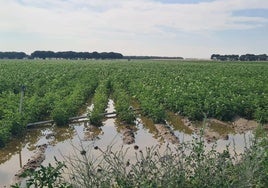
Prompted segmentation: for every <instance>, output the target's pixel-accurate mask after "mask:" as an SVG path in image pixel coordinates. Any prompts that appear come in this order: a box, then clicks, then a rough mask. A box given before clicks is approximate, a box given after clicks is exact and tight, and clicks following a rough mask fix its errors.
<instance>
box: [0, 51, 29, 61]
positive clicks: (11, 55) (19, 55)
mask: <svg viewBox="0 0 268 188" xmlns="http://www.w3.org/2000/svg"><path fill="white" fill-rule="evenodd" d="M27 57H28V55H27V54H26V53H24V52H0V59H23V58H27Z"/></svg>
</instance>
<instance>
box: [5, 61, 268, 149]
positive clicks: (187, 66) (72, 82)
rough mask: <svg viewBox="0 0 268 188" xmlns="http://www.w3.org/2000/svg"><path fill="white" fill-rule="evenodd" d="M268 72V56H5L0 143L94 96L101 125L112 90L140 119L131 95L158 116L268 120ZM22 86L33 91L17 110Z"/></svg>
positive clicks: (60, 120) (127, 115)
mask: <svg viewBox="0 0 268 188" xmlns="http://www.w3.org/2000/svg"><path fill="white" fill-rule="evenodd" d="M18 70H19V71H18ZM267 72H268V64H267V62H225V63H220V62H181V61H180V62H176V61H164V60H163V61H149V60H148V61H142V60H140V61H131V62H128V61H118V62H111V61H66V60H64V61H60V60H57V61H55V60H45V61H42V60H40V61H37V60H32V61H31V60H2V61H1V62H0V104H1V106H0V125H1V127H0V143H2V144H0V145H4V143H6V141H7V140H8V137H9V136H10V135H12V134H17V133H16V130H23V129H25V126H26V124H27V123H30V122H36V121H41V120H46V119H51V118H52V119H54V120H55V121H56V123H57V124H59V125H63V124H66V123H68V118H69V117H71V116H75V115H76V114H77V112H78V111H79V109H80V108H81V106H83V105H84V104H85V102H86V101H87V100H88V98H90V97H91V96H93V95H94V99H93V103H94V110H93V112H92V113H91V115H90V118H91V122H92V123H93V124H99V125H101V119H102V118H103V116H99V114H100V113H103V112H104V110H105V107H106V105H107V98H108V97H109V95H110V92H111V91H112V90H113V92H114V99H115V101H116V104H115V106H116V108H117V109H116V110H117V113H118V117H119V118H120V119H121V120H122V121H126V122H131V121H132V120H133V114H132V111H130V110H128V108H129V106H130V101H131V100H132V99H134V100H136V101H138V102H139V104H140V107H141V108H142V113H143V115H145V116H148V117H150V118H151V119H153V120H154V122H155V123H158V122H164V121H165V119H166V113H165V112H166V110H169V111H172V112H176V113H177V112H178V113H180V114H181V115H183V116H187V117H189V119H192V120H202V119H203V118H204V116H206V117H208V118H209V117H214V118H218V119H221V120H228V121H229V120H232V119H233V118H234V117H235V116H241V117H245V118H248V119H256V120H258V121H260V122H261V123H264V122H268V108H267V107H268V94H267V93H268V85H267V82H268V74H267ZM21 85H25V86H26V93H25V96H24V102H23V113H22V114H21V115H17V112H18V107H19V101H20V86H21ZM97 87H98V88H99V89H96V88H97ZM17 132H21V131H17Z"/></svg>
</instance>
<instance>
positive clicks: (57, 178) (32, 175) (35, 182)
mask: <svg viewBox="0 0 268 188" xmlns="http://www.w3.org/2000/svg"><path fill="white" fill-rule="evenodd" d="M55 160H56V166H55V167H54V166H52V165H51V164H50V163H49V164H48V166H46V167H45V166H42V165H41V167H40V169H38V170H36V171H31V170H27V171H25V173H24V174H23V177H24V178H28V179H27V180H26V187H32V186H34V187H48V188H54V187H57V188H71V187H72V186H71V184H69V183H66V182H65V181H64V178H63V177H62V173H63V170H64V168H66V165H65V164H64V163H63V162H60V161H58V160H57V159H56V158H55ZM12 187H13V188H16V187H19V185H13V186H12Z"/></svg>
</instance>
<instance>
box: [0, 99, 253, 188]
mask: <svg viewBox="0 0 268 188" xmlns="http://www.w3.org/2000/svg"><path fill="white" fill-rule="evenodd" d="M106 111H107V112H108V113H109V112H113V111H115V109H114V105H113V101H112V100H109V103H108V108H107V110H106ZM211 122H213V123H210V124H207V128H205V130H204V136H205V139H206V140H207V142H206V143H207V146H208V147H211V146H212V144H213V143H215V142H216V143H217V150H219V151H221V150H223V149H225V147H226V145H230V147H233V144H234V143H235V148H236V151H237V152H243V150H244V147H245V146H246V145H245V144H246V143H247V142H248V141H249V139H250V138H251V137H252V132H251V131H245V132H244V133H240V134H239V133H237V131H235V129H234V128H232V127H231V126H230V127H223V125H221V124H219V123H217V122H215V121H211ZM167 126H168V127H169V130H170V132H171V133H173V135H174V136H175V137H177V139H178V142H179V143H182V142H188V141H191V140H192V139H193V137H196V136H197V135H198V131H200V127H202V123H199V124H198V123H196V124H195V123H192V124H189V125H185V123H183V119H182V117H179V116H178V115H175V114H172V113H170V114H169V120H168V121H167ZM126 127H129V126H127V125H121V124H120V123H118V122H117V120H116V117H114V115H111V116H110V117H107V118H106V119H105V120H104V122H103V126H102V127H99V128H97V127H92V126H91V125H89V124H88V122H86V121H84V122H78V123H73V124H70V125H69V126H64V127H58V126H55V125H52V126H51V125H47V126H38V127H33V128H31V129H29V130H28V133H27V135H26V136H25V137H23V138H21V139H13V140H12V141H11V142H10V143H9V144H8V145H7V146H6V147H5V148H3V149H1V150H0V187H3V186H8V185H10V184H12V183H13V182H14V181H15V180H16V177H15V174H16V173H17V172H18V171H19V170H20V169H21V167H22V166H23V165H25V164H26V163H27V161H28V160H29V159H30V158H31V156H33V155H34V152H35V150H36V149H37V146H38V145H43V144H46V145H47V148H46V150H45V160H44V161H43V162H42V165H48V164H49V163H54V162H55V160H54V157H56V158H57V159H58V160H63V159H64V157H66V156H70V155H74V154H75V152H77V153H78V154H79V151H80V150H82V149H81V147H83V148H84V149H85V150H86V151H88V152H91V153H92V155H94V154H96V155H97V153H96V152H97V151H95V150H93V149H92V148H93V147H94V146H98V147H99V148H103V149H105V148H106V147H107V146H111V145H112V146H113V149H114V150H119V149H120V148H121V147H122V146H123V147H124V148H129V152H128V157H129V158H131V157H134V156H135V155H134V153H135V152H136V150H135V149H134V148H135V147H136V148H137V146H138V147H139V150H143V149H145V147H149V146H154V145H157V144H159V145H160V147H162V148H164V147H165V146H166V144H167V143H168V140H167V139H166V137H164V136H163V134H161V133H160V132H159V129H157V128H156V125H154V124H153V122H152V121H151V120H150V119H148V118H145V117H138V118H137V120H136V125H134V128H133V127H132V128H131V131H132V132H133V138H134V143H132V144H124V142H123V140H124V137H125V136H126V134H125V132H124V129H125V128H126ZM165 134H167V133H165ZM134 146H135V147H134Z"/></svg>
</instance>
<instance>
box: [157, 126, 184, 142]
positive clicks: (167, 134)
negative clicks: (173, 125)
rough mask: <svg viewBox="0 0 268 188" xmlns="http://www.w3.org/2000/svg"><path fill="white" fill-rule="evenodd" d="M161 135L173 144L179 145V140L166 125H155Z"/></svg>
mask: <svg viewBox="0 0 268 188" xmlns="http://www.w3.org/2000/svg"><path fill="white" fill-rule="evenodd" d="M155 127H156V129H157V131H158V133H159V135H160V136H161V137H162V138H164V139H165V140H167V141H168V142H170V143H172V144H179V139H178V138H177V137H176V136H175V135H174V133H173V131H172V130H171V129H170V127H168V126H167V125H164V124H155Z"/></svg>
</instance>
